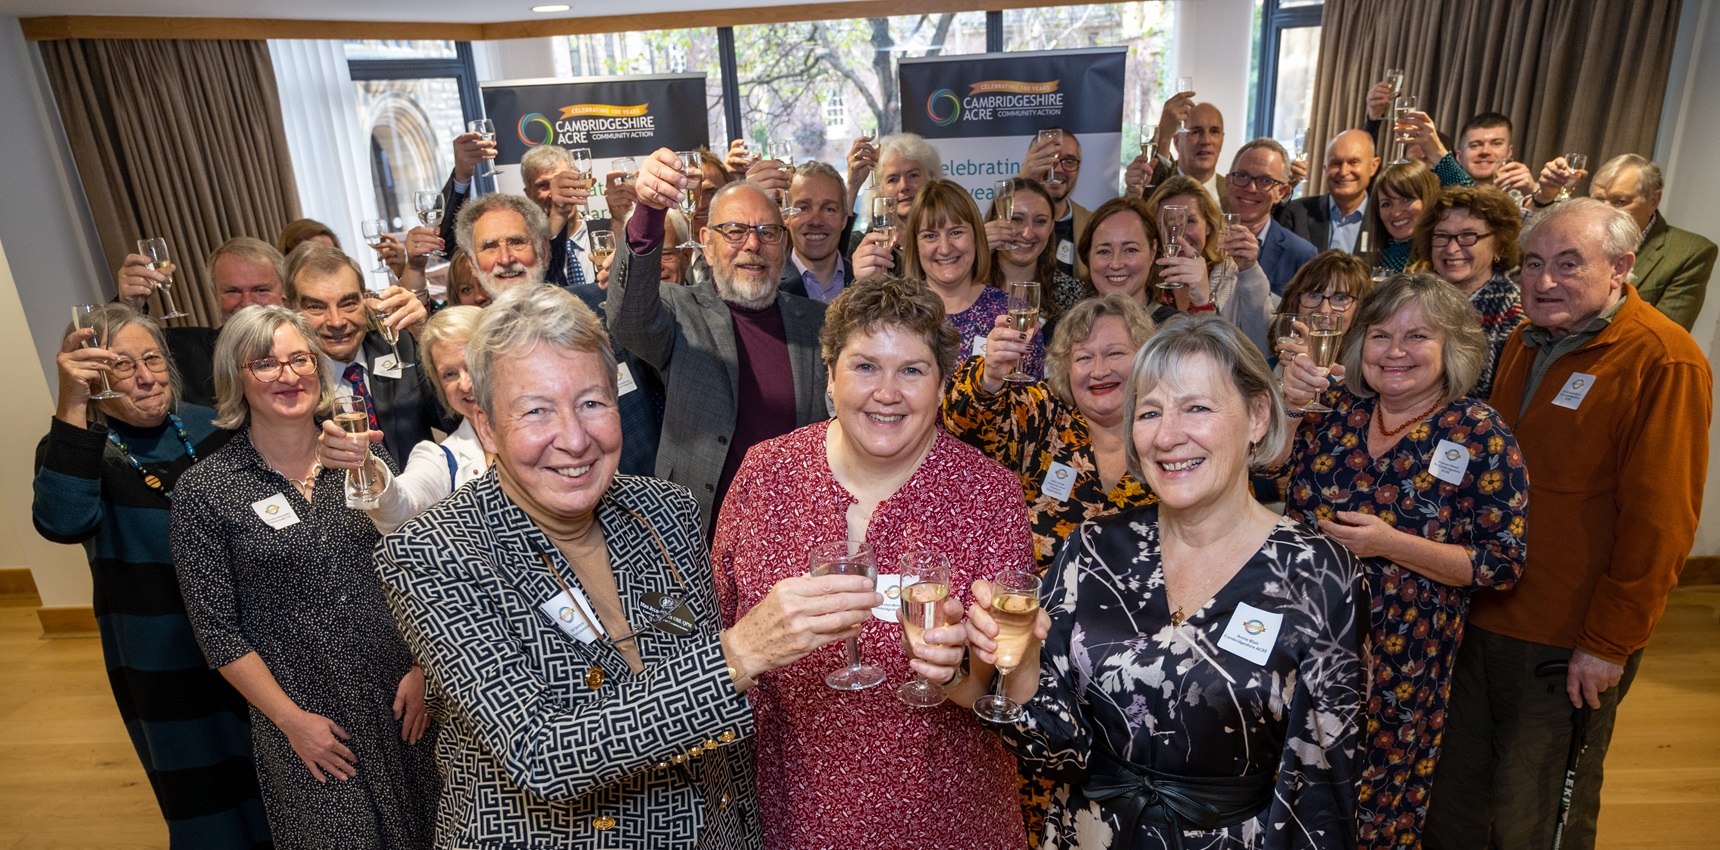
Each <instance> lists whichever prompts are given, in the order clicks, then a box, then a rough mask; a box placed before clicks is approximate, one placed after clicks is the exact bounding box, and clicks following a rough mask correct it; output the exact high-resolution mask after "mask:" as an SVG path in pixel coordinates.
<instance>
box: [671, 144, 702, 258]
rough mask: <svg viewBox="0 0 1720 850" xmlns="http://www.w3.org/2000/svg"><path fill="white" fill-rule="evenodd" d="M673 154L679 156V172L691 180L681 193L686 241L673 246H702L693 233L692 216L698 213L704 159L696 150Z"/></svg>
mask: <svg viewBox="0 0 1720 850" xmlns="http://www.w3.org/2000/svg"><path fill="white" fill-rule="evenodd" d="M675 155H676V156H678V157H680V158H681V172H682V173H683V174H685V175H687V179H688V180H689V181H691V182H689V183H688V184H687V190H686V191H684V192H682V193H681V212H682V213H684V214H685V215H686V216H687V241H685V242H682V243H681V244H679V245H676V246H675V247H676V248H704V247H705V243H703V242H700V241H699V238H698V237H697V236H695V235H694V234H695V233H696V231H695V230H694V229H693V217H694V216H696V215H698V213H699V186H700V184H701V183H703V182H704V180H705V159H704V157H703V156H701V155H700V154H699V152H698V151H676V152H675Z"/></svg>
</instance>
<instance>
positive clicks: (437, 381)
mask: <svg viewBox="0 0 1720 850" xmlns="http://www.w3.org/2000/svg"><path fill="white" fill-rule="evenodd" d="M483 318H484V310H483V308H482V307H473V306H471V305H465V306H461V305H458V304H456V305H454V306H453V307H443V308H442V309H440V310H437V311H436V314H435V315H433V316H431V317H430V321H428V322H426V323H425V324H424V333H422V334H419V336H418V361H419V362H420V363H423V364H424V377H425V379H426V380H428V381H429V382H430V389H432V390H435V391H436V401H437V402H438V403H440V404H441V405H442V409H443V410H445V411H447V412H448V415H450V416H452V415H453V414H454V410H453V409H452V408H451V407H449V406H448V394H447V393H446V392H443V390H442V364H440V363H437V362H436V346H438V345H441V344H443V343H448V342H453V343H459V345H460V347H461V348H465V347H466V343H467V342H469V341H471V339H472V334H473V333H475V332H476V331H477V329H478V322H479V320H481V319H483ZM469 373H470V371H469V370H468V374H469Z"/></svg>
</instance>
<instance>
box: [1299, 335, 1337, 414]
mask: <svg viewBox="0 0 1720 850" xmlns="http://www.w3.org/2000/svg"><path fill="white" fill-rule="evenodd" d="M1341 327H1343V325H1342V324H1341V318H1340V317H1339V316H1338V314H1337V313H1314V314H1312V315H1310V316H1309V317H1308V356H1309V357H1312V358H1313V359H1314V365H1315V366H1318V367H1320V368H1321V369H1324V370H1326V371H1327V372H1328V373H1330V372H1331V371H1332V365H1333V364H1335V363H1337V362H1338V349H1339V348H1341V347H1342V346H1343V343H1344V332H1343V331H1342V330H1340V328H1341ZM1303 410H1305V411H1307V412H1308V413H1331V412H1332V408H1330V407H1327V406H1326V405H1325V404H1324V403H1322V402H1321V401H1320V396H1319V395H1315V396H1314V400H1313V401H1312V402H1310V403H1309V404H1307V405H1306V406H1304V407H1303Z"/></svg>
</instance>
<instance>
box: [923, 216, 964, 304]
mask: <svg viewBox="0 0 1720 850" xmlns="http://www.w3.org/2000/svg"><path fill="white" fill-rule="evenodd" d="M915 241H916V246H915V250H916V251H917V252H918V254H919V257H920V273H921V275H923V276H924V277H925V279H926V283H929V284H932V285H933V286H940V287H943V288H945V289H959V288H962V287H965V286H967V285H969V284H971V283H973V277H974V272H975V263H974V261H975V259H976V253H975V250H974V234H973V228H972V227H970V226H969V225H968V223H967V222H966V221H963V220H962V219H959V218H957V219H951V220H949V221H946V222H944V223H942V224H936V225H933V226H932V227H931V228H930V229H927V230H921V231H920V232H919V233H917V234H915Z"/></svg>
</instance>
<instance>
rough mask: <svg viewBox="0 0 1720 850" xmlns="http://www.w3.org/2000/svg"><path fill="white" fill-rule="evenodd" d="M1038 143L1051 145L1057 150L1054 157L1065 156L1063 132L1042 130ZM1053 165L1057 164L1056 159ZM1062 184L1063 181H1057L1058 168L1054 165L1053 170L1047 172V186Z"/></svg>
mask: <svg viewBox="0 0 1720 850" xmlns="http://www.w3.org/2000/svg"><path fill="white" fill-rule="evenodd" d="M1037 141H1038V142H1041V143H1049V144H1050V145H1051V146H1052V147H1053V148H1055V154H1054V156H1062V155H1063V131H1062V130H1040V131H1039V138H1038V139H1037ZM1053 163H1055V159H1053ZM1062 183H1063V181H1062V180H1058V179H1057V166H1056V165H1055V164H1053V165H1052V166H1051V168H1049V169H1047V170H1046V172H1045V185H1047V186H1051V185H1062Z"/></svg>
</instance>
